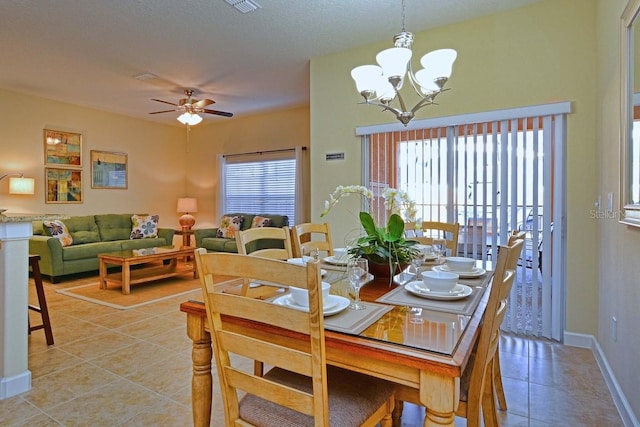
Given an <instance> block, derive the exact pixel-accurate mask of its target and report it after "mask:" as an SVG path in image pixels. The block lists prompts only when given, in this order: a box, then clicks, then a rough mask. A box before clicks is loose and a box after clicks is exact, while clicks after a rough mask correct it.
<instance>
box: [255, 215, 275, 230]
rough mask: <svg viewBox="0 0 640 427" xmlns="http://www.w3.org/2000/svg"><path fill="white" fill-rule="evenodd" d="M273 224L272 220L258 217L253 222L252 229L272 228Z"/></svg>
mask: <svg viewBox="0 0 640 427" xmlns="http://www.w3.org/2000/svg"><path fill="white" fill-rule="evenodd" d="M271 222H272V221H271V218H267V217H264V216H260V215H256V216H254V217H253V221H252V222H251V228H258V227H271Z"/></svg>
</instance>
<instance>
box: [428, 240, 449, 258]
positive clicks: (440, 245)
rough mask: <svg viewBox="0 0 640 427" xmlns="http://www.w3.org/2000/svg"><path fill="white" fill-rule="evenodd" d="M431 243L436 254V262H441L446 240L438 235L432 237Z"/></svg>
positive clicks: (445, 248)
mask: <svg viewBox="0 0 640 427" xmlns="http://www.w3.org/2000/svg"><path fill="white" fill-rule="evenodd" d="M431 245H432V246H433V253H434V255H435V256H436V259H437V262H438V264H440V263H442V257H443V256H444V254H445V251H446V250H447V241H446V240H445V239H442V238H439V237H438V238H435V239H433V243H432V244H431Z"/></svg>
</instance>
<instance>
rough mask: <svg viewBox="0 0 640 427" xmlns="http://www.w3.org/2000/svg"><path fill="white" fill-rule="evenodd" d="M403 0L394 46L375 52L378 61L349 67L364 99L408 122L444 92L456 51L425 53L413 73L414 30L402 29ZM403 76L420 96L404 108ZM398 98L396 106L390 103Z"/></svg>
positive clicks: (367, 102)
mask: <svg viewBox="0 0 640 427" xmlns="http://www.w3.org/2000/svg"><path fill="white" fill-rule="evenodd" d="M404 21H405V4H404V0H402V31H401V32H400V33H398V34H396V35H395V36H394V37H393V43H394V47H392V48H390V49H385V50H383V51H382V52H380V53H378V55H376V61H377V62H378V64H379V65H361V66H359V67H356V68H354V69H353V70H351V77H353V80H355V82H356V89H357V90H358V92H360V95H362V97H363V98H364V103H365V104H369V105H374V106H377V107H382V111H391V112H392V113H393V114H395V116H396V118H397V119H398V120H399V121H400V122H402V124H403V125H405V126H407V124H408V123H409V122H410V121H411V119H413V117H414V116H415V113H416V111H418V110H419V109H421V108H422V107H424V106H427V105H433V104H435V102H434V100H435V98H436V96H438V95H439V94H440V93H442V92H444V91H445V90H449V89H445V88H444V86H445V84H446V83H447V81H448V80H449V76H450V75H451V70H452V67H453V62H454V61H455V60H456V56H457V53H456V51H455V50H453V49H439V50H434V51H432V52H429V53H427V54H426V55H424V56H423V57H422V58H421V59H420V64H421V65H422V66H423V67H424V68H423V69H422V70H420V71H418V72H416V73H415V74H414V72H413V69H412V67H411V55H412V52H411V45H412V43H413V34H411V33H410V32H408V31H405V27H404ZM405 76H407V77H408V79H409V83H410V84H411V86H412V87H413V89H414V90H415V91H416V93H417V94H418V96H419V97H420V100H419V101H418V102H417V103H416V104H415V105H414V106H413V108H411V109H410V110H408V109H407V106H406V103H405V101H404V99H403V98H402V95H401V94H400V90H401V89H402V85H403V83H404V79H405ZM396 99H397V101H398V104H399V105H398V107H399V108H398V107H394V106H393V105H392V103H393V102H394V101H395V100H396Z"/></svg>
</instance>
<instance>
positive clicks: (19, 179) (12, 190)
mask: <svg viewBox="0 0 640 427" xmlns="http://www.w3.org/2000/svg"><path fill="white" fill-rule="evenodd" d="M6 177H10V178H9V194H28V195H32V194H34V190H35V180H34V179H33V178H25V177H24V174H21V173H17V172H16V173H7V174H4V175H2V176H0V181H2V180H3V179H5V178H6Z"/></svg>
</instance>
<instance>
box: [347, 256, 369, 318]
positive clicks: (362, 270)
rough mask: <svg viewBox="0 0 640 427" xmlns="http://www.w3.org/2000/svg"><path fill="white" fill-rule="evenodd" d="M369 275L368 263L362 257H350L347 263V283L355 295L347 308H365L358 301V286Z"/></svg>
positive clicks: (360, 285) (362, 283) (365, 280)
mask: <svg viewBox="0 0 640 427" xmlns="http://www.w3.org/2000/svg"><path fill="white" fill-rule="evenodd" d="M368 275H369V264H368V263H367V260H366V259H364V258H351V259H349V263H348V264H347V277H348V278H349V283H350V284H351V287H352V288H353V290H354V293H355V297H354V300H353V302H352V303H351V304H349V308H351V309H353V310H364V309H366V308H367V306H366V305H364V304H363V303H362V302H361V301H360V288H361V287H362V285H364V284H365V283H366V282H367V276H368Z"/></svg>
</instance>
